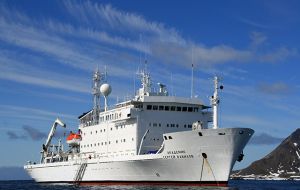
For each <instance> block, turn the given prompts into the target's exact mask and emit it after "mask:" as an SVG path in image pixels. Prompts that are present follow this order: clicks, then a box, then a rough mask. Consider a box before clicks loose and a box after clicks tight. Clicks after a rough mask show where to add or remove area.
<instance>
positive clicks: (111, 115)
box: [100, 112, 122, 122]
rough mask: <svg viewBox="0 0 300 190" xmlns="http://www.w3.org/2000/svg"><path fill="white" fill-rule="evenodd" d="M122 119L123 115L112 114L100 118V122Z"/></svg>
mask: <svg viewBox="0 0 300 190" xmlns="http://www.w3.org/2000/svg"><path fill="white" fill-rule="evenodd" d="M121 117H122V113H121V112H120V113H112V114H108V115H105V116H101V117H100V122H101V121H109V120H114V119H119V118H121Z"/></svg>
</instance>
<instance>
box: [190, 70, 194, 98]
mask: <svg viewBox="0 0 300 190" xmlns="http://www.w3.org/2000/svg"><path fill="white" fill-rule="evenodd" d="M193 97H194V64H192V80H191V98H193Z"/></svg>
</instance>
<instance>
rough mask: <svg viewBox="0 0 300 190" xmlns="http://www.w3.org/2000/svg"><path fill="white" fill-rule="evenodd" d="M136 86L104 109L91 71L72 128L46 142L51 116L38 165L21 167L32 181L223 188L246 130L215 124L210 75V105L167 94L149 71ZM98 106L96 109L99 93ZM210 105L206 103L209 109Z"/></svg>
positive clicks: (98, 79)
mask: <svg viewBox="0 0 300 190" xmlns="http://www.w3.org/2000/svg"><path fill="white" fill-rule="evenodd" d="M140 76H141V82H142V87H141V88H140V89H139V90H138V91H137V93H136V95H135V97H134V98H132V99H131V100H128V101H124V102H121V103H117V104H116V105H115V106H113V107H110V108H108V106H107V98H108V95H109V94H110V92H111V86H110V85H109V84H108V83H106V81H105V80H104V77H103V74H101V73H100V72H99V71H98V69H97V71H96V72H95V73H94V75H93V96H94V107H93V109H92V110H91V111H89V112H87V113H84V114H82V115H81V116H79V127H78V128H79V129H78V132H77V133H76V134H74V133H72V134H70V135H69V136H68V138H67V143H68V144H69V150H67V151H64V150H63V145H62V143H61V141H59V144H58V145H51V139H52V137H53V135H54V133H55V130H56V127H57V126H58V125H60V126H62V127H65V126H66V125H65V124H64V123H63V122H61V121H60V120H59V119H57V120H56V121H55V122H54V124H53V126H52V128H51V131H50V133H49V136H48V139H47V141H46V143H45V144H43V148H42V151H41V160H40V163H38V164H36V163H34V162H31V161H29V162H28V163H27V164H26V165H25V166H24V168H25V170H26V171H27V172H28V173H29V175H30V176H31V177H32V178H33V179H34V180H35V181H36V182H41V183H42V182H47V183H75V184H102V185H104V184H105V185H111V184H120V185H127V184H146V185H147V184H151V185H154V184H158V185H196V186H198V185H199V186H201V185H212V186H215V185H216V186H226V185H227V183H228V178H229V174H230V172H231V170H232V168H233V166H234V163H235V162H236V161H237V160H238V161H240V160H242V158H243V153H242V151H243V149H244V147H245V145H246V144H247V142H248V140H249V139H250V137H251V136H252V135H253V133H254V131H253V130H252V129H249V128H219V126H218V104H219V97H218V90H219V89H222V88H223V86H221V85H219V84H218V82H219V79H218V77H214V94H213V96H212V97H211V98H210V99H211V106H206V105H204V104H203V103H202V102H201V101H200V100H199V99H198V98H194V97H192V98H183V97H174V96H169V95H168V92H167V89H166V86H165V85H164V84H161V83H158V87H159V89H158V90H157V91H155V90H154V89H153V88H152V85H151V79H150V74H149V73H148V72H147V71H146V69H144V70H143V71H142V72H140ZM101 94H102V95H103V96H104V101H105V103H104V109H100V95H101ZM211 108H212V109H211Z"/></svg>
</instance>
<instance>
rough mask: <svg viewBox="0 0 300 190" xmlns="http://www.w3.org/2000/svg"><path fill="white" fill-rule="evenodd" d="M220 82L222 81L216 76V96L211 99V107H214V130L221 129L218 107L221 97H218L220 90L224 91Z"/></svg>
mask: <svg viewBox="0 0 300 190" xmlns="http://www.w3.org/2000/svg"><path fill="white" fill-rule="evenodd" d="M219 81H220V79H219V78H218V77H217V76H215V77H214V95H213V96H212V97H211V105H212V107H213V129H217V128H219V125H218V106H219V103H220V99H219V95H218V89H219V88H220V89H221V90H222V89H223V86H222V85H221V86H220V87H219V84H218V83H219Z"/></svg>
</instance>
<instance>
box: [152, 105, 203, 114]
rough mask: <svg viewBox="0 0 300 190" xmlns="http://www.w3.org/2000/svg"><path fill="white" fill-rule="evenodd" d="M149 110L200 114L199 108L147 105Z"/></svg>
mask: <svg viewBox="0 0 300 190" xmlns="http://www.w3.org/2000/svg"><path fill="white" fill-rule="evenodd" d="M146 108H147V110H160V111H179V112H198V111H199V108H198V107H181V106H162V105H147V107H146Z"/></svg>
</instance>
